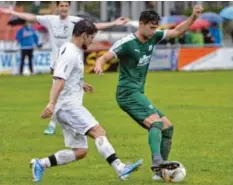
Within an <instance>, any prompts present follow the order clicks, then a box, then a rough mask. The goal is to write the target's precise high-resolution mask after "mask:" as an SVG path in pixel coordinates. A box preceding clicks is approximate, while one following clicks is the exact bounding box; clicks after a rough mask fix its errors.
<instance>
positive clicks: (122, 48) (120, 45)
mask: <svg viewBox="0 0 233 185" xmlns="http://www.w3.org/2000/svg"><path fill="white" fill-rule="evenodd" d="M109 51H110V52H112V53H113V54H114V55H115V57H116V58H120V57H122V56H124V55H125V54H126V53H127V43H124V42H123V41H122V40H118V41H117V42H115V44H113V45H112V47H111V48H110V50H109Z"/></svg>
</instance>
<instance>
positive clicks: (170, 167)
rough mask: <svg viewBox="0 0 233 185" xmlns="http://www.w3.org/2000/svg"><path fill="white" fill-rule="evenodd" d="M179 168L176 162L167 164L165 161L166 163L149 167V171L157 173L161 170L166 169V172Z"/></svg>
mask: <svg viewBox="0 0 233 185" xmlns="http://www.w3.org/2000/svg"><path fill="white" fill-rule="evenodd" d="M179 166H180V164H179V163H177V162H169V161H166V162H163V163H161V164H158V165H157V164H156V165H152V166H151V170H152V171H153V172H159V171H161V170H162V169H167V170H174V169H176V168H178V167H179Z"/></svg>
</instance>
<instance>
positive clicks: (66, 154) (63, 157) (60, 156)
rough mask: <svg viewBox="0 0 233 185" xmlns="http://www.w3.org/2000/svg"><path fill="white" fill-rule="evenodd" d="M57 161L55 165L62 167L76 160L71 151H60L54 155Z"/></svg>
mask: <svg viewBox="0 0 233 185" xmlns="http://www.w3.org/2000/svg"><path fill="white" fill-rule="evenodd" d="M54 155H55V157H56V159H57V165H63V164H67V163H70V162H72V161H75V160H76V156H75V153H74V151H73V150H60V151H59V152H57V153H55V154H54Z"/></svg>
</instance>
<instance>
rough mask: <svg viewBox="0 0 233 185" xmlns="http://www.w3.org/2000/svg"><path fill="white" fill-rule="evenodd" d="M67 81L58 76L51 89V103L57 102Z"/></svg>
mask: <svg viewBox="0 0 233 185" xmlns="http://www.w3.org/2000/svg"><path fill="white" fill-rule="evenodd" d="M64 85H65V81H64V80H63V79H61V78H56V80H55V83H54V84H53V86H52V88H51V90H50V97H49V103H50V104H54V105H55V104H56V102H57V99H58V96H59V95H60V93H61V91H62V89H63V88H64Z"/></svg>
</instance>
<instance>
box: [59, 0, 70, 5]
mask: <svg viewBox="0 0 233 185" xmlns="http://www.w3.org/2000/svg"><path fill="white" fill-rule="evenodd" d="M61 2H67V3H69V5H70V3H71V1H56V4H57V6H58V5H59V4H60V3H61Z"/></svg>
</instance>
